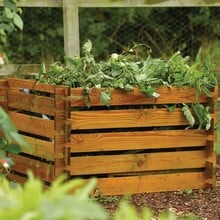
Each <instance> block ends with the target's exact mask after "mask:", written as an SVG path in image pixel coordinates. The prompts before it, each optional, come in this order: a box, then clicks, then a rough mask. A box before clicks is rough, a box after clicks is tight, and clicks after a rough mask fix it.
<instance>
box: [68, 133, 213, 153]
mask: <svg viewBox="0 0 220 220" xmlns="http://www.w3.org/2000/svg"><path fill="white" fill-rule="evenodd" d="M213 138H214V137H212V136H209V137H208V132H206V131H204V130H197V129H190V130H184V129H183V130H155V131H136V132H110V133H91V134H72V135H71V141H70V143H67V146H68V147H70V149H71V152H72V153H79V152H94V151H97V152H99V151H101V152H103V151H115V150H137V149H157V148H175V147H195V146H206V144H207V139H209V140H211V139H213Z"/></svg>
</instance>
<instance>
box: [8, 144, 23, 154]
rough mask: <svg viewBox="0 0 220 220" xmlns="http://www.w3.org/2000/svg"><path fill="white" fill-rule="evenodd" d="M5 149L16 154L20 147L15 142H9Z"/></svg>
mask: <svg viewBox="0 0 220 220" xmlns="http://www.w3.org/2000/svg"><path fill="white" fill-rule="evenodd" d="M5 150H6V151H7V152H10V153H14V154H18V153H20V152H21V148H20V146H19V145H17V144H9V145H8V146H7V147H6V148H5Z"/></svg>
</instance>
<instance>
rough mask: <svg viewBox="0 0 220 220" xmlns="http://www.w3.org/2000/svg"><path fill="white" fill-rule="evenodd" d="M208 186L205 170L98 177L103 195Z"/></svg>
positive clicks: (99, 187)
mask: <svg viewBox="0 0 220 220" xmlns="http://www.w3.org/2000/svg"><path fill="white" fill-rule="evenodd" d="M206 186H207V184H206V179H205V177H204V173H203V172H193V173H175V174H161V175H147V176H144V175H143V176H132V177H117V178H115V177H109V178H100V179H98V186H97V187H98V189H99V190H100V192H101V193H102V195H106V196H107V195H129V194H133V193H144V192H164V191H175V190H184V189H202V188H205V187H206Z"/></svg>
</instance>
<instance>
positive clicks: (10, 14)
mask: <svg viewBox="0 0 220 220" xmlns="http://www.w3.org/2000/svg"><path fill="white" fill-rule="evenodd" d="M4 13H5V16H6V17H7V18H8V19H13V18H14V13H13V12H12V11H11V10H10V9H9V8H5V10H4Z"/></svg>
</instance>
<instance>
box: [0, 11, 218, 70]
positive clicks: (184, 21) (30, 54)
mask: <svg viewBox="0 0 220 220" xmlns="http://www.w3.org/2000/svg"><path fill="white" fill-rule="evenodd" d="M62 13H63V12H62V9H61V8H23V19H24V30H23V32H20V33H19V32H18V33H17V34H14V33H13V34H12V35H11V36H10V37H9V39H8V42H7V43H6V44H5V45H2V48H3V50H4V51H5V53H6V54H7V56H8V58H9V61H10V62H11V63H29V64H33V63H42V62H44V63H47V64H48V63H51V62H54V61H61V62H62V61H63V57H64V49H63V48H64V43H63V18H62ZM79 31H80V44H81V45H80V46H81V47H82V45H83V44H84V42H85V41H86V40H87V39H90V40H91V41H92V42H93V53H94V55H95V57H96V59H106V58H107V57H108V56H109V54H110V53H112V52H118V53H121V52H122V51H126V50H129V49H130V48H132V47H134V46H135V45H138V44H143V45H145V47H143V48H144V49H143V50H139V51H137V52H138V53H140V54H141V55H148V54H151V55H152V56H154V57H160V58H164V59H166V58H167V57H169V56H171V55H172V54H173V53H175V52H177V51H180V52H181V53H182V54H183V55H184V56H186V55H189V56H190V57H191V58H192V59H195V57H196V55H197V53H198V51H199V50H202V54H203V56H206V55H207V54H209V55H211V56H212V59H213V61H214V62H215V63H217V66H219V60H220V59H219V58H220V49H219V48H220V43H219V42H220V40H219V36H220V8H219V7H210V8H204V7H194V8H190V7H188V8H172V7H171V8H80V9H79Z"/></svg>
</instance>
